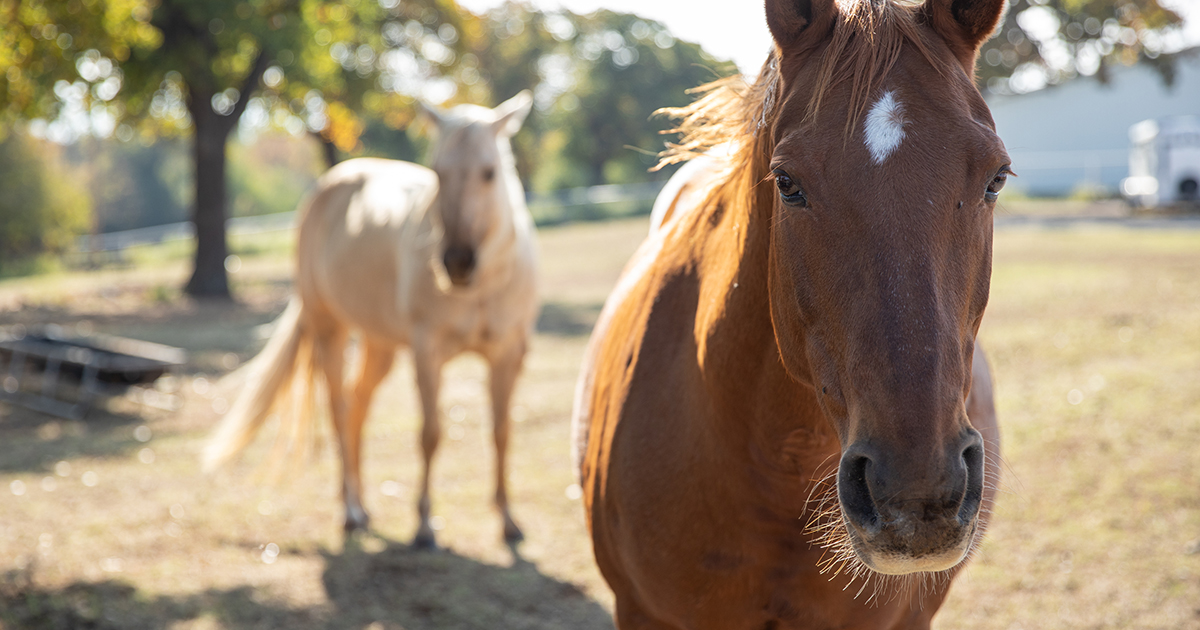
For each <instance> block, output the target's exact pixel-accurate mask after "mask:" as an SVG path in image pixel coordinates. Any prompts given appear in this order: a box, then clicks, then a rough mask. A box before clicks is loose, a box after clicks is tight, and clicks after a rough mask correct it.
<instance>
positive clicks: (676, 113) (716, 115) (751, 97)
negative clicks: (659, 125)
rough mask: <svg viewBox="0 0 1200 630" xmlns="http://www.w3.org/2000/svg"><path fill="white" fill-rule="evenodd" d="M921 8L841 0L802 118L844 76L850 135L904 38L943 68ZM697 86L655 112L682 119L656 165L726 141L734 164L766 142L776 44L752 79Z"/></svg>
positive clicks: (776, 93)
mask: <svg viewBox="0 0 1200 630" xmlns="http://www.w3.org/2000/svg"><path fill="white" fill-rule="evenodd" d="M920 7H921V3H920V2H907V1H904V0H839V2H838V12H837V16H836V18H835V20H834V24H833V27H832V29H831V30H832V33H831V34H830V35H829V44H828V46H827V47H826V48H825V51H824V53H823V54H822V56H821V59H820V60H819V62H818V63H819V67H818V71H817V79H816V81H815V83H814V84H813V85H812V88H811V90H812V96H811V97H810V100H809V102H808V107H807V111H806V112H805V117H804V122H805V123H806V124H807V123H811V122H812V121H814V120H815V119H816V117H817V114H818V113H819V112H820V110H821V106H822V104H823V103H824V100H825V97H826V96H827V95H828V93H829V92H830V90H832V89H833V88H834V87H835V86H837V85H839V84H841V83H843V82H849V84H850V102H849V103H848V104H847V107H846V114H847V117H846V127H845V136H846V137H847V138H848V137H850V135H851V134H852V133H853V132H854V129H855V122H856V121H858V120H860V119H861V118H862V113H863V111H864V110H865V109H866V107H867V102H868V100H869V99H870V97H871V93H872V91H873V90H874V89H875V88H876V87H877V86H878V85H879V83H880V82H881V81H882V80H883V77H885V76H886V75H887V73H888V72H889V71H890V70H891V68H892V66H893V65H894V64H895V63H896V59H897V58H899V56H900V51H901V49H902V48H903V46H904V44H905V43H906V42H908V43H910V44H912V45H913V46H915V47H916V48H917V50H918V51H920V53H921V54H922V55H923V56H924V57H925V58H926V59H927V60H929V62H930V63H931V64H932V65H933V66H934V68H937V69H938V70H939V72H943V70H942V68H943V67H944V66H945V65H946V63H945V62H944V61H938V60H937V59H936V58H935V56H934V55H933V54H932V53H931V52H930V50H929V47H928V45H927V43H926V40H925V38H926V36H925V35H924V34H923V33H922V32H921V29H920V27H919V20H920V18H919V16H918V10H919V8H920ZM694 91H695V92H696V93H699V94H703V96H702V97H701V98H699V99H698V100H696V101H695V102H693V103H692V104H690V105H686V106H684V107H671V108H663V109H660V110H658V112H656V113H657V114H661V115H665V116H668V117H671V118H674V119H676V120H677V121H679V122H678V125H677V126H676V127H675V128H674V129H670V130H668V131H666V132H664V133H677V134H680V136H681V138H680V140H679V141H678V142H676V143H667V149H666V150H665V151H663V152H662V153H661V154H660V156H659V157H660V160H659V164H658V166H657V167H656V168H662V167H664V166H667V165H669V164H676V163H679V162H684V161H687V160H690V159H692V158H694V157H697V156H699V155H702V154H704V153H705V152H706V151H708V150H709V149H711V148H713V147H715V146H717V145H720V144H723V143H726V142H732V143H733V144H734V146H736V147H738V150H737V152H736V154H735V156H736V157H735V158H734V164H735V165H742V164H744V163H745V162H746V160H747V158H751V157H752V156H753V155H755V154H756V153H759V152H761V151H763V150H765V148H766V147H765V146H764V143H763V142H762V140H763V139H764V138H762V137H761V136H763V134H762V133H761V132H762V131H763V128H764V127H767V130H768V131H769V130H770V127H769V126H770V125H772V124H773V122H774V118H775V110H776V108H777V107H778V105H779V100H780V97H781V94H780V91H781V87H780V70H779V51H778V49H777V48H774V49H772V51H771V53H770V55H769V56H768V57H767V61H766V63H765V64H763V68H762V71H761V72H759V75H758V79H757V80H756V81H755V82H754V83H753V84H748V83H747V82H746V80H745V79H744V78H742V76H741V75H734V76H731V77H726V78H724V79H719V80H717V81H713V82H711V83H708V84H706V85H702V86H700V87H698V88H696V89H695V90H694ZM750 139H752V140H751V141H746V140H750ZM768 144H769V143H768Z"/></svg>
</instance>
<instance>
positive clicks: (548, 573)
mask: <svg viewBox="0 0 1200 630" xmlns="http://www.w3.org/2000/svg"><path fill="white" fill-rule="evenodd" d="M645 227H646V224H645V219H638V220H627V221H619V222H611V223H604V224H586V225H573V226H565V227H560V228H554V229H550V230H544V231H543V232H542V234H541V239H540V240H541V251H542V261H543V265H542V268H543V282H542V295H543V299H544V305H543V310H542V315H541V318H540V320H539V324H538V336H537V339H536V340H535V343H534V346H533V351H532V353H531V355H530V357H529V360H528V362H527V365H526V370H525V373H524V376H523V378H522V380H521V381H520V384H519V386H518V393H517V397H516V401H515V408H514V419H515V420H516V421H517V424H516V425H515V429H514V437H513V444H512V457H511V461H512V475H511V488H512V501H513V505H514V514H515V517H516V518H517V520H518V521H519V522H520V523H521V525H522V527H523V528H524V529H525V533H526V536H527V540H526V542H524V543H522V544H521V545H520V546H518V547H516V548H510V547H508V546H506V545H504V544H503V542H502V539H501V532H500V521H499V518H498V517H497V515H496V514H495V513H494V511H493V510H492V509H491V507H490V500H489V497H490V496H491V491H492V485H491V484H492V480H491V462H492V459H491V458H492V448H491V440H490V434H489V422H488V419H487V414H486V411H485V403H486V396H485V389H486V381H485V378H486V371H485V369H484V366H483V364H482V363H481V362H480V361H478V360H476V359H473V358H470V357H465V358H462V359H459V360H457V361H455V362H454V363H452V364H451V365H450V366H449V368H448V372H447V374H446V378H445V386H444V390H443V397H442V403H443V404H442V408H443V411H444V415H445V419H444V422H445V425H444V426H445V433H444V435H445V436H446V439H444V441H443V447H442V450H441V451H440V453H439V456H438V459H437V461H436V466H435V472H434V478H433V485H434V514H435V515H436V516H437V517H438V519H437V522H436V524H437V526H438V527H440V530H439V531H438V535H439V542H440V543H441V545H442V546H443V549H442V550H441V551H438V552H433V553H430V552H418V551H415V550H413V549H411V548H410V547H409V546H408V542H409V541H410V540H411V538H412V536H413V534H414V532H415V530H416V516H415V486H416V480H417V475H418V472H419V471H418V465H419V463H418V462H419V457H418V450H417V440H416V430H417V427H418V424H419V419H418V412H417V405H416V404H415V388H414V386H413V375H412V370H411V367H410V366H409V364H408V361H407V357H405V358H404V360H401V361H399V362H398V363H397V365H398V368H397V369H396V370H395V371H394V372H393V374H392V376H390V377H389V380H388V381H387V382H386V383H385V384H384V385H383V387H382V388H381V391H380V394H379V395H378V397H377V399H376V402H375V406H374V408H373V411H372V414H371V420H370V422H369V424H368V426H367V439H366V445H367V447H366V453H365V458H366V462H365V466H364V480H365V482H366V485H367V492H366V495H365V501H366V504H367V509H368V510H370V511H371V513H372V517H373V520H372V526H373V527H374V531H373V532H372V534H370V535H365V536H361V537H357V538H354V539H351V540H350V541H344V540H343V537H342V532H341V518H342V516H341V507H340V501H339V500H338V498H337V488H338V480H337V477H336V475H335V464H336V457H335V456H334V453H333V449H332V448H330V446H329V442H328V440H326V442H325V446H324V448H323V449H322V450H321V451H320V452H319V454H318V456H317V457H316V458H314V460H313V461H312V462H311V463H310V464H309V465H307V466H306V467H304V468H302V469H299V470H296V471H295V472H293V473H289V474H288V475H286V478H285V479H284V480H283V481H281V482H278V483H271V482H270V480H269V479H267V475H266V474H264V473H263V471H262V470H260V469H259V468H258V467H256V464H257V463H258V462H261V461H262V460H263V459H264V457H263V456H264V454H265V452H266V450H267V445H266V444H265V440H263V441H260V443H259V444H258V445H256V446H255V447H253V448H252V449H251V450H250V451H249V452H248V453H247V454H246V457H244V459H243V462H244V463H242V464H239V465H236V466H234V467H232V468H231V469H228V470H225V471H222V472H219V473H217V474H215V475H212V476H205V475H203V474H202V473H201V471H200V467H199V463H198V453H199V450H200V448H201V447H202V445H203V440H204V438H205V436H206V434H207V432H208V431H209V430H210V428H211V427H212V426H213V423H214V422H215V421H216V419H217V418H218V417H219V412H220V411H221V410H223V409H225V408H227V406H228V404H229V402H230V400H231V399H232V396H233V395H234V393H235V392H236V383H229V382H227V381H224V382H223V381H221V380H220V379H221V377H222V376H223V375H224V374H226V373H228V372H229V371H230V370H232V369H233V368H235V367H237V366H238V365H239V364H241V363H242V362H244V361H246V360H248V359H249V358H250V357H251V356H252V355H253V353H254V352H255V351H256V350H257V348H259V347H260V346H261V344H262V343H263V339H264V335H265V334H266V333H267V332H268V331H269V326H267V325H268V324H269V323H270V322H271V321H272V320H273V318H274V317H275V316H276V315H277V314H278V313H279V312H280V311H281V310H282V308H283V305H284V303H285V301H286V299H287V294H288V286H289V280H288V278H289V276H290V266H289V259H288V257H287V255H286V254H287V252H288V251H289V247H290V245H289V240H288V239H287V238H286V236H284V237H280V236H272V237H256V238H254V239H250V240H245V241H239V242H235V244H234V251H236V252H238V254H239V256H240V257H241V258H240V262H241V266H240V268H239V269H238V271H237V272H236V273H234V274H233V278H234V282H235V290H236V291H237V294H238V297H239V302H238V303H237V304H234V305H219V304H198V303H193V302H190V301H187V300H184V299H181V298H179V297H178V295H177V292H176V289H175V288H174V287H177V286H178V285H179V284H181V283H182V281H183V279H184V278H185V274H186V265H185V258H184V257H183V256H171V255H168V254H163V253H162V252H159V253H151V254H147V255H145V256H144V257H141V258H138V257H135V260H134V262H135V263H136V265H135V266H134V267H132V268H128V269H113V270H105V271H99V272H89V273H68V274H56V275H53V276H48V277H38V278H27V279H20V280H8V281H3V282H0V324H5V325H12V324H18V323H21V324H26V325H29V324H41V323H56V324H60V325H62V326H64V327H66V328H68V329H74V330H79V331H84V332H86V331H91V330H94V331H99V332H108V333H113V334H119V335H126V336H131V337H137V338H141V339H147V340H151V341H157V342H162V343H168V344H171V345H175V346H179V347H183V348H185V349H186V350H187V351H188V352H189V357H190V360H189V363H188V365H187V366H186V368H185V369H184V370H183V371H182V373H181V374H180V375H179V376H178V377H177V378H174V379H166V381H165V382H160V383H161V387H160V389H161V391H159V392H158V393H157V394H154V395H152V396H151V398H152V401H151V402H154V403H155V404H157V405H159V406H169V404H170V403H171V402H172V401H175V402H177V403H178V405H179V409H178V410H177V411H168V410H164V409H159V408H156V407H154V406H147V405H145V404H143V403H142V402H138V401H134V400H131V399H128V398H118V399H114V400H111V401H109V402H108V403H107V404H105V405H104V406H102V407H100V408H97V409H95V410H93V412H92V413H90V414H89V415H88V417H87V418H86V419H85V420H84V421H63V420H58V419H55V418H51V417H48V416H44V415H41V414H38V413H36V412H31V411H28V410H24V409H21V408H19V407H13V406H0V628H83V627H86V628H205V629H207V628H281V627H287V628H370V629H371V630H379V629H384V628H388V629H399V628H403V629H406V630H418V629H433V628H438V629H443V628H505V629H508V628H512V629H517V628H521V629H524V628H585V629H586V628H611V627H612V621H611V616H610V612H609V610H610V607H611V593H610V592H609V591H608V589H607V587H606V586H605V585H604V583H603V580H602V579H601V578H600V576H599V574H598V572H597V571H596V569H595V565H594V562H593V560H592V556H591V549H590V544H589V542H588V540H587V537H586V533H585V528H584V522H583V514H582V510H581V507H580V503H579V501H578V500H577V499H576V498H574V497H575V496H576V495H575V494H574V493H573V492H572V491H571V490H572V489H571V485H572V483H573V476H572V473H571V471H570V465H569V455H568V450H567V434H568V424H569V412H570V407H571V400H572V396H573V391H574V381H575V376H576V373H577V369H578V363H579V358H580V356H581V354H582V350H583V346H584V344H585V342H586V338H587V334H588V333H589V332H590V328H591V324H592V322H593V321H594V319H595V317H596V315H597V313H598V312H599V309H600V307H601V305H602V303H603V300H604V298H605V296H606V294H607V291H608V290H609V288H610V287H611V285H612V283H613V282H614V281H615V279H616V277H617V274H618V273H619V271H620V268H621V266H622V265H623V264H624V261H625V260H626V259H627V258H628V256H629V254H630V253H631V252H632V251H633V249H634V248H635V247H636V245H637V243H638V242H639V241H640V239H641V236H642V235H643V234H644V232H645ZM148 261H149V262H148ZM981 334H982V336H983V339H984V342H985V344H986V345H987V347H988V349H989V352H990V356H991V360H992V362H993V364H994V367H995V372H996V380H997V391H998V401H997V402H998V406H999V413H1000V418H1001V425H1002V431H1003V433H1004V439H1005V453H1004V455H1005V459H1006V471H1005V484H1004V485H1005V491H1004V494H1003V496H1002V497H1001V500H1000V504H999V506H998V508H997V514H996V517H995V521H994V522H995V525H994V527H993V528H992V530H991V531H990V532H989V537H988V539H987V541H986V543H985V544H984V546H983V548H982V552H981V554H980V555H979V557H978V558H977V559H976V560H975V561H974V562H973V564H972V565H971V567H970V568H969V569H968V570H967V571H966V573H965V574H964V575H963V577H962V578H961V579H960V580H959V582H958V583H956V585H955V586H954V589H953V592H952V594H951V596H950V599H949V601H948V603H947V604H946V606H945V607H944V609H943V611H942V612H941V613H940V615H939V617H938V618H937V621H936V626H937V627H939V628H962V627H969V628H997V629H1014V630H1015V629H1018V628H1028V629H1032V628H1200V472H1197V471H1200V386H1198V385H1197V383H1198V382H1200V231H1196V230H1190V231H1186V230H1185V231H1150V230H1137V229H1129V228H1122V227H1079V228H1070V229H1044V228H1038V227H1036V226H1034V227H1028V228H1020V229H1008V230H1002V231H1000V232H998V233H997V237H996V262H995V273H994V281H993V292H992V300H991V306H990V307H989V312H988V316H987V318H986V320H985V323H984V328H983V331H982V333H981ZM172 396H175V397H177V398H174V399H173V398H171V397H172Z"/></svg>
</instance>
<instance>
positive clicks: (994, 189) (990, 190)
mask: <svg viewBox="0 0 1200 630" xmlns="http://www.w3.org/2000/svg"><path fill="white" fill-rule="evenodd" d="M1009 172H1010V171H1009V170H1008V167H1007V166H1005V167H1004V168H1002V169H1000V172H999V173H996V176H995V177H993V178H992V181H991V183H990V184H988V187H987V191H986V192H984V193H983V198H984V199H986V200H987V202H988V203H992V202H994V201H996V200H997V199H999V198H1000V189H1001V188H1004V184H1005V183H1006V182H1007V181H1008V174H1009Z"/></svg>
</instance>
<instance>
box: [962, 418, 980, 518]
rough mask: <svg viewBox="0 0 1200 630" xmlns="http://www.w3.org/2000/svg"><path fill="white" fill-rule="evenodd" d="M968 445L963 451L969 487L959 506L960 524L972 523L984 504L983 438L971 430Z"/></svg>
mask: <svg viewBox="0 0 1200 630" xmlns="http://www.w3.org/2000/svg"><path fill="white" fill-rule="evenodd" d="M968 442H969V443H968V444H967V446H966V448H964V449H963V451H962V461H963V466H964V467H965V468H966V473H967V484H966V485H967V487H966V492H965V493H964V494H963V500H962V503H961V504H960V505H959V506H958V522H959V523H960V524H961V525H966V524H968V523H970V522H971V521H972V520H974V519H975V517H976V516H977V515H978V514H979V506H980V505H981V504H982V502H983V437H982V436H980V435H979V432H978V431H975V430H973V429H972V430H971V435H969V437H968Z"/></svg>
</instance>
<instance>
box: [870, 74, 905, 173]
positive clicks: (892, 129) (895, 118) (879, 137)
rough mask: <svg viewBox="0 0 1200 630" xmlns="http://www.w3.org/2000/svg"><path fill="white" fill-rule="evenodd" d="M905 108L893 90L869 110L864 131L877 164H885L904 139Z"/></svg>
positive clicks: (886, 93)
mask: <svg viewBox="0 0 1200 630" xmlns="http://www.w3.org/2000/svg"><path fill="white" fill-rule="evenodd" d="M904 122H905V121H904V108H903V107H901V106H900V102H899V101H897V100H896V93H895V92H893V91H888V92H884V94H883V96H882V97H881V98H880V99H879V100H878V101H877V102H876V103H875V105H873V106H872V107H871V111H870V112H867V124H866V127H865V129H864V133H865V135H866V137H867V150H868V151H870V152H871V157H872V158H873V159H874V160H875V163H876V164H883V161H884V160H886V159H887V157H888V156H889V155H891V154H892V152H893V151H895V150H896V147H899V146H900V142H901V141H902V140H904Z"/></svg>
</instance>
